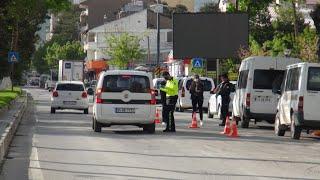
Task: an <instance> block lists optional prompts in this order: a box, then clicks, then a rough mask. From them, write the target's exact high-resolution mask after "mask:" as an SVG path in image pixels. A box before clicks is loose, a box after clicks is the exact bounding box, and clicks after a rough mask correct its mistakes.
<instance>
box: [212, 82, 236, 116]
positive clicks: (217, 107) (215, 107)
mask: <svg viewBox="0 0 320 180" xmlns="http://www.w3.org/2000/svg"><path fill="white" fill-rule="evenodd" d="M230 83H232V84H233V85H234V86H235V85H236V84H237V82H236V81H230ZM234 93H235V92H234V91H233V92H231V93H230V103H229V112H230V114H231V113H232V102H233V97H234ZM214 115H217V116H218V118H220V116H221V96H220V95H218V96H216V94H212V95H211V96H210V99H209V102H208V118H213V116H214Z"/></svg>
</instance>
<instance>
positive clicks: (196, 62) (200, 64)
mask: <svg viewBox="0 0 320 180" xmlns="http://www.w3.org/2000/svg"><path fill="white" fill-rule="evenodd" d="M192 67H193V68H202V67H203V61H202V59H201V58H194V59H192Z"/></svg>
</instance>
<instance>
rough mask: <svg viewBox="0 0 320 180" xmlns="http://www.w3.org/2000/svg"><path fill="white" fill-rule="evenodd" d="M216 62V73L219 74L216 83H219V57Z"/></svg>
mask: <svg viewBox="0 0 320 180" xmlns="http://www.w3.org/2000/svg"><path fill="white" fill-rule="evenodd" d="M216 63H217V65H216V66H217V67H216V72H217V73H216V74H217V77H216V78H217V82H216V85H218V84H219V75H220V60H219V59H217V60H216Z"/></svg>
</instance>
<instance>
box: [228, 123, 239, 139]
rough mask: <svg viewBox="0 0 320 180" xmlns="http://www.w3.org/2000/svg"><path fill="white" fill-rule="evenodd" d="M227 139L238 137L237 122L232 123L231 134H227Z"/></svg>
mask: <svg viewBox="0 0 320 180" xmlns="http://www.w3.org/2000/svg"><path fill="white" fill-rule="evenodd" d="M228 136H229V137H239V135H238V128H237V122H236V121H232V125H231V132H230V133H229V134H228Z"/></svg>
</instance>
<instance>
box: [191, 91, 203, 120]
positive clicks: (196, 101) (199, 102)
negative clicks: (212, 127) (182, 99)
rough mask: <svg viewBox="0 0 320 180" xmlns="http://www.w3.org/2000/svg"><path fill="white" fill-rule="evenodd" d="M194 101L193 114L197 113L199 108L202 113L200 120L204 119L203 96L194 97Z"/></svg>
mask: <svg viewBox="0 0 320 180" xmlns="http://www.w3.org/2000/svg"><path fill="white" fill-rule="evenodd" d="M191 101H192V114H193V113H197V110H199V114H200V120H201V121H202V120H203V108H202V106H203V98H202V97H193V98H192V99H191Z"/></svg>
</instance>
